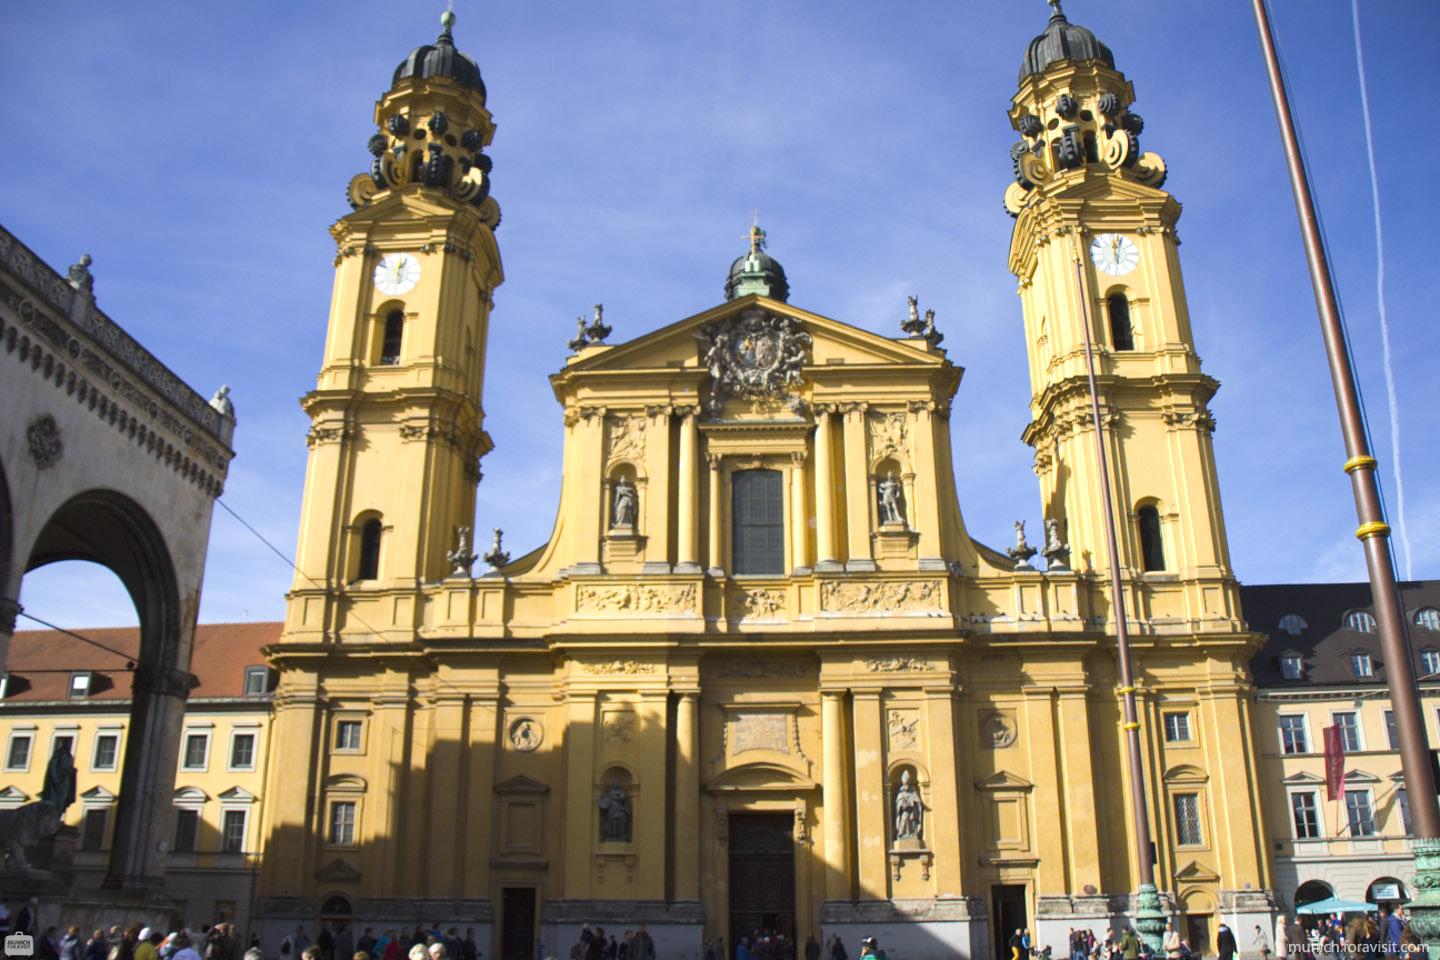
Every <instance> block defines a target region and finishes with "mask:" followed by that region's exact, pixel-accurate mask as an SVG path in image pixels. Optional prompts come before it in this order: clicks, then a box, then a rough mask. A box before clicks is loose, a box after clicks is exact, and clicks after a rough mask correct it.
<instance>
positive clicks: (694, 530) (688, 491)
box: [675, 408, 700, 573]
mask: <svg viewBox="0 0 1440 960" xmlns="http://www.w3.org/2000/svg"><path fill="white" fill-rule="evenodd" d="M677 413H678V410H677ZM699 433H700V428H699V424H698V423H696V412H695V410H694V408H690V409H687V410H686V411H685V413H684V415H683V417H682V419H681V421H680V462H679V468H678V469H679V483H678V486H679V491H680V503H679V510H678V511H677V521H678V522H677V524H676V534H675V540H676V544H675V572H677V573H699V572H700V545H699V540H700V460H699Z"/></svg>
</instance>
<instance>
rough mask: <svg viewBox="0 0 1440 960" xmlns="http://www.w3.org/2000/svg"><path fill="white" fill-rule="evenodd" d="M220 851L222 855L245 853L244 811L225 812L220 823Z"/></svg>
mask: <svg viewBox="0 0 1440 960" xmlns="http://www.w3.org/2000/svg"><path fill="white" fill-rule="evenodd" d="M220 844H221V846H220V850H221V851H222V852H223V853H244V852H245V811H244V810H226V811H225V815H224V819H222V820H221V822H220Z"/></svg>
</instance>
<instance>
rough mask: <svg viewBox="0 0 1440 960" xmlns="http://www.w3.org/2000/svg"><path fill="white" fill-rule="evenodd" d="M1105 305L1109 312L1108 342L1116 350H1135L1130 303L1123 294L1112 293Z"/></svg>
mask: <svg viewBox="0 0 1440 960" xmlns="http://www.w3.org/2000/svg"><path fill="white" fill-rule="evenodd" d="M1105 304H1106V306H1107V307H1109V310H1110V342H1111V343H1113V344H1114V345H1115V349H1116V350H1134V349H1135V331H1134V330H1133V329H1132V328H1131V326H1130V301H1128V300H1126V299H1125V294H1123V293H1112V294H1110V296H1109V297H1108V298H1107V299H1106V301H1105Z"/></svg>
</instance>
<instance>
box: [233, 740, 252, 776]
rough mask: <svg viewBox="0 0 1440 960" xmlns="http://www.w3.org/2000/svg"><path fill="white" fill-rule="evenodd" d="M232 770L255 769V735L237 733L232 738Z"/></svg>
mask: <svg viewBox="0 0 1440 960" xmlns="http://www.w3.org/2000/svg"><path fill="white" fill-rule="evenodd" d="M230 769H231V770H254V769H255V734H253V733H237V734H234V735H233V736H232V737H231V738H230Z"/></svg>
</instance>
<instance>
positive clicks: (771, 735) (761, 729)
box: [730, 713, 790, 755]
mask: <svg viewBox="0 0 1440 960" xmlns="http://www.w3.org/2000/svg"><path fill="white" fill-rule="evenodd" d="M788 720H789V718H788V717H787V716H786V715H785V714H783V713H742V714H740V715H739V716H736V717H733V718H731V720H730V753H731V754H732V755H738V754H741V753H745V752H747V751H749V750H773V751H775V752H777V753H789V752H790V744H789V741H788V739H787V730H788Z"/></svg>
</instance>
